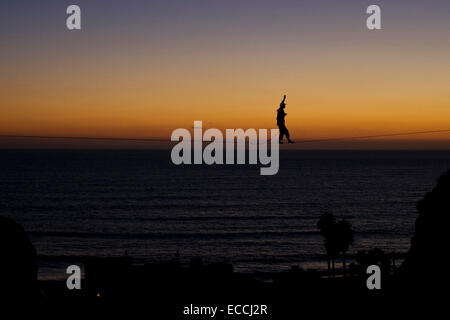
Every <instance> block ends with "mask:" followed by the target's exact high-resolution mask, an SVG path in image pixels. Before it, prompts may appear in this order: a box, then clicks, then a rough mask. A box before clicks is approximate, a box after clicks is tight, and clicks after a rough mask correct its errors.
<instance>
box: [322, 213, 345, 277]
mask: <svg viewBox="0 0 450 320" xmlns="http://www.w3.org/2000/svg"><path fill="white" fill-rule="evenodd" d="M317 228H318V229H319V230H320V233H321V234H322V236H323V237H324V238H325V241H324V245H325V250H326V252H327V262H328V274H330V261H331V263H332V270H333V275H334V274H335V263H334V261H335V259H336V257H337V254H338V252H341V253H342V265H343V270H344V275H345V271H346V253H347V251H348V249H349V246H350V245H351V244H353V240H354V232H353V230H352V229H351V225H350V223H349V222H348V221H346V220H341V221H339V222H336V219H335V217H334V216H333V215H332V214H331V213H324V214H323V215H321V216H320V218H319V222H318V223H317Z"/></svg>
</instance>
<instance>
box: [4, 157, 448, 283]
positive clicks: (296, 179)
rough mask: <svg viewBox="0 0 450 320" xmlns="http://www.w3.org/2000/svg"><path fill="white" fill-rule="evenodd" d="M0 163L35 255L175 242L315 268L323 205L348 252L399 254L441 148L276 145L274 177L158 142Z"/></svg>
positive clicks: (216, 257) (157, 250)
mask: <svg viewBox="0 0 450 320" xmlns="http://www.w3.org/2000/svg"><path fill="white" fill-rule="evenodd" d="M0 165H1V167H0V214H1V215H4V216H9V217H12V218H14V219H15V220H16V221H18V222H19V223H21V224H22V225H23V226H24V228H25V230H26V231H27V233H28V235H29V237H30V239H31V241H32V242H33V244H34V246H35V247H36V249H37V252H38V254H39V255H41V256H52V257H53V258H55V259H56V260H58V259H57V258H58V257H66V256H70V257H80V256H86V255H92V256H121V255H123V254H124V253H125V252H127V253H128V255H130V256H132V257H133V258H134V261H135V262H136V263H145V262H164V261H168V260H170V259H171V258H172V257H173V256H174V253H175V252H176V251H177V250H178V251H179V252H180V255H181V260H182V262H184V263H188V262H189V260H190V259H191V258H195V257H201V258H202V259H203V261H204V262H206V263H210V262H229V263H233V265H234V267H235V270H237V271H242V272H252V271H279V270H284V269H287V268H289V267H290V266H292V265H300V266H301V267H304V268H324V267H325V261H324V257H323V254H324V249H323V239H322V237H321V236H320V234H319V233H318V230H317V228H316V224H317V221H318V218H319V216H320V215H321V214H322V213H324V212H331V213H333V214H334V215H336V216H337V217H338V218H345V219H347V220H348V221H349V222H350V223H351V224H352V226H353V229H354V230H355V231H356V236H355V243H354V245H353V246H352V247H351V249H350V253H355V252H356V251H357V250H364V249H365V250H368V249H372V248H375V247H378V248H381V249H383V250H386V251H388V252H398V253H404V252H406V251H407V250H408V248H409V240H410V237H411V235H412V232H413V230H414V222H415V218H416V216H417V213H416V209H415V205H416V202H417V201H418V200H419V199H421V198H422V197H423V195H424V193H425V192H427V191H429V190H431V189H432V187H433V186H434V185H435V182H436V179H437V178H438V177H439V175H440V173H442V172H443V171H445V170H447V169H449V168H450V152H449V151H281V153H280V170H279V173H278V174H277V175H275V176H261V175H259V165H251V166H250V165H232V166H230V165H221V166H204V165H201V166H193V165H192V166H175V165H173V164H172V163H171V161H170V151H168V150H147V151H143V150H141V151H124V150H123V151H114V150H106V151H105V150H98V151H93V150H84V151H67V150H59V151H56V150H15V151H13V150H9V151H7V150H3V151H0ZM70 259H75V260H76V258H68V260H70ZM56 260H55V261H56ZM49 261H50V262H49ZM64 263H65V262H61V261H59V262H58V261H57V262H55V263H52V262H51V259H47V260H46V262H45V263H43V267H42V268H41V273H40V277H41V278H45V279H47V278H58V277H61V276H65V270H64V268H63V267H64V265H65V264H64ZM66 264H67V263H66Z"/></svg>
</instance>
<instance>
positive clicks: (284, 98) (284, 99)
mask: <svg viewBox="0 0 450 320" xmlns="http://www.w3.org/2000/svg"><path fill="white" fill-rule="evenodd" d="M284 101H286V95H284V97H283V101H281V102H282V103H284Z"/></svg>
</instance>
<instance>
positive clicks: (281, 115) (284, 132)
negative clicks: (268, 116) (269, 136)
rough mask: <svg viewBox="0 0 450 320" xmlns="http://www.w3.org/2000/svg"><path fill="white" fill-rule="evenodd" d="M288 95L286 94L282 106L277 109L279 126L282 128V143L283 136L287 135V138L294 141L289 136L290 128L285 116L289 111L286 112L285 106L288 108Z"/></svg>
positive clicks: (281, 140) (290, 141) (281, 141)
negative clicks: (287, 125) (285, 121)
mask: <svg viewBox="0 0 450 320" xmlns="http://www.w3.org/2000/svg"><path fill="white" fill-rule="evenodd" d="M285 101H286V95H284V97H283V100H282V101H281V103H280V107H279V108H278V110H277V126H278V128H279V129H280V144H282V143H283V138H284V136H286V139H287V141H288V142H289V143H294V141H292V140H291V138H290V137H289V130H288V129H287V128H286V124H285V123H284V118H285V117H286V115H287V113H286V112H284V108H286V103H285Z"/></svg>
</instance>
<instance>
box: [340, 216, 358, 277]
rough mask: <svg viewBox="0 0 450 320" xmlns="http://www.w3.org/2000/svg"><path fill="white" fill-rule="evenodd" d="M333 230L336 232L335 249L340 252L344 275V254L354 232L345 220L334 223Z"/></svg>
mask: <svg viewBox="0 0 450 320" xmlns="http://www.w3.org/2000/svg"><path fill="white" fill-rule="evenodd" d="M335 232H336V247H337V251H339V252H342V268H343V271H344V276H345V273H346V263H345V262H346V254H347V251H348V248H349V247H350V245H351V244H353V241H354V237H355V232H354V231H353V230H352V227H351V225H350V223H349V222H348V221H347V220H341V221H339V222H338V223H336V224H335Z"/></svg>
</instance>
